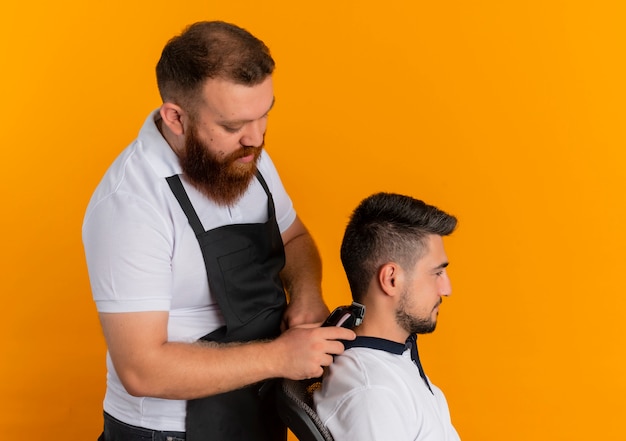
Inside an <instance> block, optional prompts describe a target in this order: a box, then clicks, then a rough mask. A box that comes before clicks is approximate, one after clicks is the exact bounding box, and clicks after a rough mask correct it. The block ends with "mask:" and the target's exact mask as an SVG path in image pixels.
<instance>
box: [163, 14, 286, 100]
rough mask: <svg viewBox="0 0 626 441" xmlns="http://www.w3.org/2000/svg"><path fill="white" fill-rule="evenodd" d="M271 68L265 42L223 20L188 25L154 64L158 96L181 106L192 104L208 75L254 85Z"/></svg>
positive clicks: (272, 66) (269, 72) (268, 51)
mask: <svg viewBox="0 0 626 441" xmlns="http://www.w3.org/2000/svg"><path fill="white" fill-rule="evenodd" d="M273 71H274V60H273V59H272V56H271V55H270V50H269V49H268V47H267V46H266V45H265V43H263V42H262V41H261V40H259V39H258V38H256V37H255V36H253V35H252V34H250V33H249V32H248V31H246V30H245V29H242V28H240V27H238V26H236V25H233V24H230V23H225V22H223V21H203V22H198V23H194V24H192V25H190V26H188V27H187V28H186V29H185V30H184V31H183V33H182V34H180V35H178V36H176V37H174V38H172V39H171V40H170V41H169V42H168V43H167V44H166V45H165V47H164V48H163V52H162V53H161V58H160V59H159V62H158V63H157V66H156V76H157V85H158V87H159V93H160V94H161V99H162V100H163V102H166V101H169V102H173V103H175V104H178V105H180V106H189V105H194V103H195V102H196V100H198V99H199V97H200V96H201V94H200V92H201V90H202V87H203V86H204V83H205V81H206V80H207V79H209V78H221V79H224V80H228V81H232V82H234V83H237V84H243V85H247V86H253V85H256V84H259V83H261V82H262V81H263V80H265V78H267V76H268V75H271V74H272V72H273Z"/></svg>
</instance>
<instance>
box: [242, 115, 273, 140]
mask: <svg viewBox="0 0 626 441" xmlns="http://www.w3.org/2000/svg"><path fill="white" fill-rule="evenodd" d="M266 126H267V124H266V122H265V118H261V119H259V120H256V121H250V122H249V123H248V124H246V127H245V130H244V133H243V136H242V137H241V140H240V142H241V145H244V146H246V147H260V146H261V145H263V138H264V137H265V129H266Z"/></svg>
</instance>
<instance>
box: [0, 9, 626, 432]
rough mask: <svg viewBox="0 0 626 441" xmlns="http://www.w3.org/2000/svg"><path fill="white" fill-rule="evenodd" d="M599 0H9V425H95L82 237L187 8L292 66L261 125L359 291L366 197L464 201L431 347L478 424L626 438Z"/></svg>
mask: <svg viewBox="0 0 626 441" xmlns="http://www.w3.org/2000/svg"><path fill="white" fill-rule="evenodd" d="M622 5H623V2H619V1H608V0H597V1H595V2H587V1H576V0H575V1H568V2H566V1H549V0H548V1H545V0H541V1H540V0H526V1H511V2H502V1H498V0H477V1H474V2H466V1H460V0H452V1H448V2H422V1H408V0H406V1H402V0H401V1H396V2H375V1H355V0H352V1H348V0H346V1H328V0H321V1H315V2H304V3H303V2H288V1H278V0H268V1H265V2H258V1H254V2H253V1H239V2H227V1H219V2H218V1H188V2H184V4H176V5H174V4H172V3H171V2H165V1H150V2H148V1H145V0H137V1H134V2H128V1H125V2H121V1H111V2H83V1H71V0H60V1H57V2H47V1H42V0H35V1H25V2H12V3H10V4H8V5H4V6H3V12H2V14H0V48H1V50H0V54H1V55H2V69H0V80H1V81H0V87H1V92H2V93H1V95H0V96H1V97H2V104H1V105H0V112H1V113H0V121H1V122H2V134H3V151H4V154H3V157H4V164H5V169H4V171H3V172H2V175H1V178H0V179H1V183H0V196H1V197H0V201H2V202H1V205H2V207H3V208H2V210H3V212H2V213H3V215H2V217H1V218H0V227H1V229H0V231H2V232H3V233H2V237H3V246H2V251H3V252H2V253H1V255H0V267H2V268H3V270H2V278H1V279H0V290H1V292H2V295H3V300H4V302H5V306H4V308H3V311H4V313H3V317H4V319H3V320H2V321H1V323H0V339H1V340H0V348H1V354H2V355H1V363H0V433H2V438H3V439H12V438H18V437H20V438H23V437H24V436H25V435H24V434H25V433H28V436H27V438H28V439H33V440H35V439H59V440H60V439H95V438H96V436H97V434H98V432H99V430H100V424H101V415H100V412H101V400H102V394H103V388H104V373H105V372H104V350H105V348H104V344H103V339H102V336H101V333H100V329H99V325H98V323H97V316H96V312H95V307H94V305H93V303H92V301H91V297H90V291H89V285H88V280H87V274H86V268H85V264H84V257H83V251H82V244H81V239H80V227H81V222H82V216H83V213H84V210H85V207H86V205H87V201H88V199H89V197H90V195H91V192H92V190H93V189H94V187H95V186H96V184H97V182H98V180H99V179H100V177H101V175H102V173H103V172H104V170H105V169H106V167H107V166H108V165H109V163H110V162H111V161H112V159H113V158H114V157H115V156H116V155H117V154H118V152H119V151H120V150H122V148H124V146H125V145H126V144H127V143H128V142H130V141H131V140H132V139H133V138H134V136H135V134H136V133H137V131H138V129H139V127H140V125H141V124H142V122H143V120H144V118H145V116H146V114H147V113H148V112H149V111H150V110H151V109H152V108H154V107H156V106H157V105H158V103H159V102H158V96H157V93H156V87H155V84H154V78H153V70H154V65H155V63H156V60H157V58H158V56H159V53H160V50H161V48H162V46H163V44H164V43H165V41H166V40H167V39H168V38H169V37H170V36H172V35H174V34H175V33H177V32H179V31H180V30H181V29H182V28H183V27H184V25H185V24H187V23H189V22H192V21H195V20H200V19H214V18H221V19H225V20H227V21H234V22H237V23H239V24H240V25H243V26H244V27H247V28H249V29H250V30H251V31H252V32H254V33H256V34H257V35H259V36H260V37H261V38H263V39H264V40H265V41H266V42H267V43H268V44H269V45H270V47H271V48H272V50H273V53H274V55H275V58H276V60H277V62H278V71H277V73H276V96H277V102H276V106H275V109H274V110H273V111H272V115H271V123H270V130H269V133H268V137H267V145H268V150H269V151H270V153H271V154H272V155H273V158H274V160H275V162H276V163H277V164H278V166H279V169H280V170H281V172H282V176H283V179H284V181H285V184H286V185H287V187H288V189H289V190H290V192H291V194H292V197H293V199H294V201H295V203H296V208H297V209H298V210H299V213H300V215H301V216H302V217H303V219H304V220H305V222H306V223H307V224H308V226H309V228H310V229H311V230H312V232H313V234H314V236H315V238H316V240H317V242H318V244H319V247H320V250H321V252H322V256H323V259H324V262H325V280H324V288H325V296H326V299H327V301H328V303H329V304H330V305H331V306H336V305H338V304H340V303H346V302H348V301H349V293H348V290H347V284H346V282H345V280H344V278H343V273H342V270H341V267H340V263H339V259H338V248H339V243H340V240H341V235H342V231H343V227H344V225H345V223H346V221H347V216H348V215H349V213H350V211H351V210H352V209H353V207H354V206H355V205H356V204H357V203H358V201H360V200H361V199H362V198H363V197H365V196H367V195H369V194H370V193H373V192H376V191H380V190H385V191H395V192H401V193H407V194H410V195H413V196H415V197H419V198H423V199H425V200H426V201H428V202H430V203H433V204H436V205H438V206H440V207H441V208H443V209H445V210H447V211H450V212H452V213H454V214H456V215H457V216H458V217H459V218H460V228H459V229H458V231H457V232H456V233H455V235H454V236H453V237H451V238H449V240H448V241H447V247H448V254H449V257H450V259H451V267H450V273H451V277H452V280H453V287H454V294H453V296H452V297H451V298H450V299H449V300H448V301H446V302H444V305H443V309H442V311H441V314H440V326H439V328H438V330H437V332H436V333H435V334H433V335H429V336H424V337H423V338H422V339H421V340H420V341H421V346H422V352H423V354H422V358H423V360H424V364H425V367H426V370H427V373H428V374H429V375H430V376H431V377H432V379H433V380H434V382H435V383H436V384H438V385H440V386H441V387H442V388H443V389H444V391H445V392H446V394H447V397H448V400H449V403H450V408H451V412H452V417H453V420H454V422H455V425H456V427H457V428H458V431H459V433H460V434H461V436H462V438H463V439H464V440H465V441H467V440H469V441H472V440H476V441H478V440H481V441H485V440H487V441H489V440H493V441H499V440H503V439H506V440H508V441H517V440H519V441H522V440H568V441H569V440H587V439H620V438H622V437H623V430H622V429H623V428H622V426H623V424H622V421H621V419H623V416H624V415H625V414H626V405H625V404H624V399H623V397H624V395H625V394H626V375H625V368H624V355H623V354H624V340H625V338H624V337H625V336H626V296H625V295H624V294H625V293H626V282H625V279H624V277H623V273H624V267H625V263H626V258H625V257H624V256H625V251H626V233H625V232H624V228H623V227H624V224H625V222H624V221H625V218H626V209H625V208H624V207H625V205H626V204H625V202H626V201H625V199H626V197H625V196H624V193H625V190H626V185H625V178H624V168H625V166H626V154H625V153H624V146H625V141H626V130H625V127H626V125H625V123H624V116H625V111H624V103H625V102H626V87H625V80H624V79H625V78H626V63H625V61H624V46H625V43H626V30H625V28H624V22H625V19H626V11H625V9H624V6H622Z"/></svg>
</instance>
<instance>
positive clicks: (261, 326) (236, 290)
mask: <svg viewBox="0 0 626 441" xmlns="http://www.w3.org/2000/svg"><path fill="white" fill-rule="evenodd" d="M256 177H257V179H258V180H259V182H260V183H261V185H262V186H263V189H264V190H265V193H266V195H267V212H268V220H267V222H265V223H257V224H234V225H225V226H222V227H218V228H215V229H213V230H209V231H204V228H203V226H202V223H201V221H200V219H199V218H198V215H197V213H196V211H195V210H194V208H193V206H192V204H191V202H190V200H189V197H188V196H187V193H186V192H185V190H184V188H183V185H182V182H181V181H180V177H179V176H178V175H175V176H171V177H169V178H167V182H168V184H169V186H170V188H171V189H172V192H173V193H174V195H175V196H176V199H177V200H178V202H179V204H180V206H181V208H182V209H183V211H184V212H185V215H186V216H187V219H188V220H189V224H190V225H191V227H192V228H193V230H194V233H195V234H196V238H197V239H198V243H199V244H200V249H201V251H202V256H203V258H204V264H205V267H206V271H207V277H208V280H209V287H210V289H211V293H212V294H213V296H214V297H215V298H216V300H217V303H218V304H219V307H220V310H221V312H222V315H223V316H224V320H225V323H226V324H225V326H224V327H222V328H220V329H217V330H216V331H214V332H211V333H210V334H207V335H205V336H204V337H202V339H201V340H207V341H215V342H219V343H228V342H244V341H251V340H258V339H266V338H274V337H277V336H278V335H279V334H280V324H281V320H282V316H283V312H284V310H285V307H286V304H287V301H286V296H285V291H284V289H283V284H282V281H281V279H280V277H279V273H280V271H281V270H282V268H283V267H284V265H285V252H284V248H283V242H282V238H281V235H280V229H279V228H278V224H277V222H276V213H275V210H274V200H273V198H272V195H271V193H270V191H269V188H268V186H267V184H266V183H265V180H264V179H263V177H262V176H261V174H260V173H258V172H257V175H256ZM260 386H261V385H252V386H249V387H246V388H243V389H240V390H236V391H232V392H227V393H223V394H219V395H215V396H211V397H207V398H202V399H198V400H190V401H188V402H187V418H186V432H187V441H209V440H210V441H227V440H228V441H230V440H234V439H246V440H258V441H278V440H280V441H282V440H286V438H287V431H286V428H285V426H284V424H283V423H282V422H281V421H280V419H279V418H278V416H277V415H276V412H275V405H274V403H273V402H271V400H273V399H274V394H273V393H264V394H259V388H260Z"/></svg>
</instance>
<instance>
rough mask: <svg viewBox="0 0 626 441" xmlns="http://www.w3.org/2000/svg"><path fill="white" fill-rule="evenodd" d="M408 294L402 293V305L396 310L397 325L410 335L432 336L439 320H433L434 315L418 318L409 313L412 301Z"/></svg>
mask: <svg viewBox="0 0 626 441" xmlns="http://www.w3.org/2000/svg"><path fill="white" fill-rule="evenodd" d="M408 297H409V294H408V292H406V291H405V292H404V293H402V298H401V299H400V304H399V305H398V308H397V309H396V323H398V325H399V326H401V327H402V329H404V330H405V331H407V332H408V333H409V334H430V333H431V332H433V331H434V330H435V328H436V327H437V318H436V317H435V318H434V319H433V318H432V315H429V316H428V317H416V316H414V315H411V314H409V313H408V312H407V310H408V309H409V307H410V301H409V299H408Z"/></svg>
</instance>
